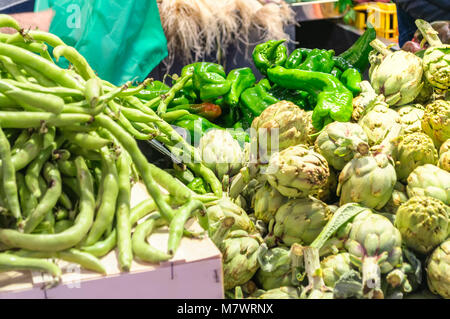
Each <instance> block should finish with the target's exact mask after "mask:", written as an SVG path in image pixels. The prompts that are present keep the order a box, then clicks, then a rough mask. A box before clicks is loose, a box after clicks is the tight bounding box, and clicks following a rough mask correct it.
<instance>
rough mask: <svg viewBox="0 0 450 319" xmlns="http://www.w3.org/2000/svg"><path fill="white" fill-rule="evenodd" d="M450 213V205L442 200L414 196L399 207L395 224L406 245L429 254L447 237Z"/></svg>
mask: <svg viewBox="0 0 450 319" xmlns="http://www.w3.org/2000/svg"><path fill="white" fill-rule="evenodd" d="M449 214H450V210H449V207H448V206H447V205H445V204H444V203H443V202H441V201H440V200H438V199H435V198H433V197H428V196H414V197H411V198H410V199H409V200H408V201H407V202H406V203H404V204H402V205H401V206H400V207H399V208H398V210H397V215H396V218H395V226H396V227H397V228H398V230H399V231H400V233H401V234H402V239H403V242H404V243H405V244H406V246H408V247H409V248H411V249H412V250H415V251H417V252H419V253H422V254H427V253H429V252H430V251H431V250H433V249H434V248H435V247H436V246H437V245H439V244H440V243H442V242H443V241H444V240H445V239H446V238H447V236H448V233H449V229H450V228H449Z"/></svg>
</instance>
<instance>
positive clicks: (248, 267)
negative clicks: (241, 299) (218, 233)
mask: <svg viewBox="0 0 450 319" xmlns="http://www.w3.org/2000/svg"><path fill="white" fill-rule="evenodd" d="M261 243H262V238H261V237H260V236H259V234H253V235H249V234H248V233H247V232H245V231H243V230H235V231H232V232H231V233H229V234H228V236H227V238H226V239H225V240H224V241H223V242H222V244H221V245H220V247H219V249H220V251H221V252H222V262H223V278H224V289H225V290H228V289H232V288H234V287H236V286H239V285H242V284H244V283H246V282H247V281H249V280H250V279H251V278H252V277H253V275H254V274H255V273H256V271H257V270H258V268H259V263H258V254H257V252H258V249H259V246H260V245H261Z"/></svg>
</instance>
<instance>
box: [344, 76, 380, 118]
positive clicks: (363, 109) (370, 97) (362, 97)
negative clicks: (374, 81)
mask: <svg viewBox="0 0 450 319" xmlns="http://www.w3.org/2000/svg"><path fill="white" fill-rule="evenodd" d="M359 86H360V87H361V93H360V94H359V95H358V96H356V97H354V98H353V103H352V104H353V112H352V119H353V121H355V122H358V121H359V119H360V118H361V117H362V116H363V115H364V114H366V113H367V112H369V111H370V110H371V109H372V107H373V106H374V105H375V104H377V103H379V102H384V96H383V95H378V94H377V93H376V92H375V90H374V89H373V87H372V85H370V83H369V81H362V82H361V83H360V84H359Z"/></svg>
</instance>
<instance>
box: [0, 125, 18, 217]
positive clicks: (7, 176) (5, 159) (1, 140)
mask: <svg viewBox="0 0 450 319" xmlns="http://www.w3.org/2000/svg"><path fill="white" fill-rule="evenodd" d="M0 157H1V159H2V175H3V177H2V183H3V189H4V191H5V195H6V202H7V203H8V208H9V210H10V212H11V214H12V215H13V216H14V218H16V219H21V218H22V214H21V210H20V203H19V195H18V192H17V183H16V170H15V168H14V163H13V161H12V158H11V149H10V145H9V141H8V139H7V138H6V136H5V134H4V133H3V130H2V129H1V128H0Z"/></svg>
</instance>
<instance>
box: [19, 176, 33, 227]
mask: <svg viewBox="0 0 450 319" xmlns="http://www.w3.org/2000/svg"><path fill="white" fill-rule="evenodd" d="M16 181H17V187H18V190H19V199H20V207H21V208H22V216H23V218H27V217H28V216H29V215H30V214H31V212H32V211H33V210H34V209H35V208H36V206H37V205H38V200H37V198H36V197H35V196H33V194H31V192H30V190H29V189H28V187H27V185H26V184H25V177H24V176H23V174H22V173H20V172H16Z"/></svg>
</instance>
